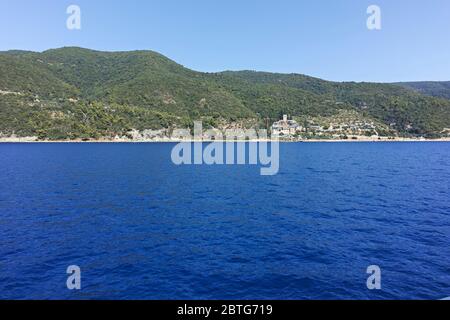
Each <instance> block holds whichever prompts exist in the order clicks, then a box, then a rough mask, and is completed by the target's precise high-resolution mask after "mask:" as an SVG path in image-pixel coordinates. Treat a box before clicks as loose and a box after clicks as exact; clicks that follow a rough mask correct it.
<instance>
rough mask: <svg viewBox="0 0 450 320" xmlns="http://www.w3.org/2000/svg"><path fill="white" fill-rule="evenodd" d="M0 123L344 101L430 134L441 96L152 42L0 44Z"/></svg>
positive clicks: (112, 125) (189, 117) (122, 125)
mask: <svg viewBox="0 0 450 320" xmlns="http://www.w3.org/2000/svg"><path fill="white" fill-rule="evenodd" d="M0 75H1V76H0V132H2V133H3V135H10V134H12V133H14V134H16V135H19V136H30V135H33V136H39V137H40V138H42V139H75V138H85V139H89V138H99V137H106V136H115V135H124V134H126V133H127V132H128V131H130V130H131V129H136V130H144V129H158V128H171V127H172V128H173V127H186V126H191V125H192V122H193V121H194V120H203V121H204V123H205V124H206V125H211V126H220V125H221V124H222V125H223V124H224V123H231V122H243V121H247V120H252V121H253V123H257V122H260V124H261V125H262V124H263V123H265V120H266V119H267V118H269V119H271V120H276V119H278V118H279V116H280V115H281V114H289V115H291V116H293V117H317V116H326V117H333V115H337V114H339V113H340V112H341V111H342V110H350V111H352V112H356V113H358V114H359V115H360V116H361V117H363V118H367V119H374V120H376V121H379V122H382V123H385V124H386V125H390V126H391V127H392V128H394V129H395V130H397V131H398V132H399V133H400V134H402V135H427V136H429V137H434V136H438V135H439V134H440V132H441V131H442V130H443V129H444V128H448V127H450V100H448V99H443V98H437V97H430V96H426V95H422V94H421V93H419V92H417V91H415V90H411V89H408V88H404V87H401V86H398V85H393V84H376V83H337V82H330V81H324V80H321V79H317V78H313V77H308V76H304V75H299V74H274V73H265V72H253V71H241V72H222V73H201V72H196V71H192V70H189V69H187V68H185V67H183V66H181V65H179V64H177V63H175V62H173V61H171V60H170V59H168V58H166V57H164V56H162V55H160V54H158V53H156V52H152V51H132V52H100V51H94V50H88V49H82V48H62V49H55V50H48V51H45V52H42V53H36V52H29V51H7V52H1V53H0Z"/></svg>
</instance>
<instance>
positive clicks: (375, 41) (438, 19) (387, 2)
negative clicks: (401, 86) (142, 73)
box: [0, 0, 450, 82]
mask: <svg viewBox="0 0 450 320" xmlns="http://www.w3.org/2000/svg"><path fill="white" fill-rule="evenodd" d="M71 4H76V5H79V6H80V8H81V12H82V29H81V30H77V31H70V30H68V29H67V28H66V19H67V17H68V15H67V14H66V8H67V7H68V6H69V5H71ZM371 4H376V5H378V6H379V7H380V8H381V14H382V16H381V19H382V29H381V30H379V31H370V30H368V29H367V27H366V20H367V17H368V15H367V13H366V10H367V7H368V6H369V5H371ZM62 46H81V47H86V48H91V49H97V50H109V51H123V50H136V49H150V50H155V51H158V52H160V53H162V54H164V55H166V56H168V57H169V58H171V59H173V60H175V61H177V62H178V63H180V64H183V65H184V66H186V67H189V68H191V69H195V70H199V71H209V72H213V71H222V70H241V69H250V70H261V71H272V72H284V73H292V72H295V73H303V74H308V75H312V76H316V77H320V78H324V79H328V80H336V81H377V82H393V81H413V80H450V1H448V0H428V1H424V0H370V1H366V0H307V1H306V0H278V1H275V0H273V1H265V0H239V1H238V0H222V1H218V0H189V1H187V0H177V1H175V0H128V1H118V0H71V1H66V0H39V1H31V0H0V50H9V49H26V50H35V51H43V50H46V49H49V48H57V47H62Z"/></svg>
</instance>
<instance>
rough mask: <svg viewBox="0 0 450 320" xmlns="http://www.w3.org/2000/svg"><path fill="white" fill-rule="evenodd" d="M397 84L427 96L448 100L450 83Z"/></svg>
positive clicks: (449, 97)
mask: <svg viewBox="0 0 450 320" xmlns="http://www.w3.org/2000/svg"><path fill="white" fill-rule="evenodd" d="M397 84H398V85H400V86H402V87H405V88H408V89H412V90H415V91H417V92H419V93H422V94H426V95H429V96H433V97H438V98H445V99H450V81H440V82H439V81H422V82H420V81H419V82H400V83H397Z"/></svg>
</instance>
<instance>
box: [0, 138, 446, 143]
mask: <svg viewBox="0 0 450 320" xmlns="http://www.w3.org/2000/svg"><path fill="white" fill-rule="evenodd" d="M181 142H185V143H194V142H203V143H211V142H223V143H225V142H240V143H243V142H280V143H358V142H374V143H377V142H450V137H449V138H439V139H413V138H394V139H388V138H384V139H383V138H382V139H309V140H295V141H289V140H270V139H254V140H234V141H227V140H206V139H205V140H177V139H173V140H171V139H152V140H125V139H117V140H114V139H97V140H87V141H84V140H36V139H33V138H32V137H23V138H0V144H7V143H25V144H33V143H35V144H40V143H181Z"/></svg>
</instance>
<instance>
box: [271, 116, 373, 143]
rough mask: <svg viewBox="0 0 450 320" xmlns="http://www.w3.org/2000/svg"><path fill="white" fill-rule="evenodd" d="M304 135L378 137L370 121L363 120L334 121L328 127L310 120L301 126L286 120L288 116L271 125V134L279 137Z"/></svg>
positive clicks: (293, 121)
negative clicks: (369, 135)
mask: <svg viewBox="0 0 450 320" xmlns="http://www.w3.org/2000/svg"><path fill="white" fill-rule="evenodd" d="M305 133H312V134H314V135H343V134H349V135H367V134H372V135H378V133H377V131H376V125H375V124H374V123H373V122H371V121H363V120H351V121H347V122H343V121H335V122H334V123H333V122H332V123H330V124H329V125H328V126H324V125H319V124H317V123H315V122H314V121H312V120H308V121H306V122H305V123H304V124H303V126H302V125H299V124H298V123H297V121H295V120H288V116H287V115H284V116H283V119H282V120H279V121H276V122H274V123H273V125H272V134H273V135H277V136H279V137H288V138H289V137H293V136H299V135H302V134H305Z"/></svg>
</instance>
